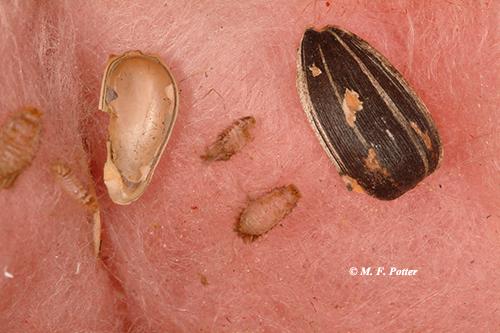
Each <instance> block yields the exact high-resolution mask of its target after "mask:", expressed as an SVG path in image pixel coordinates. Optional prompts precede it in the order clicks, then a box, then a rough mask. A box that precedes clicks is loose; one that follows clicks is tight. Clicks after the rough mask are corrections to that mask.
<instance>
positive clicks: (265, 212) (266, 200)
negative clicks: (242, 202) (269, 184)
mask: <svg viewBox="0 0 500 333" xmlns="http://www.w3.org/2000/svg"><path fill="white" fill-rule="evenodd" d="M300 197H301V195H300V192H299V190H298V188H297V187H296V186H295V185H293V184H290V185H287V186H281V187H276V188H274V189H272V190H271V191H269V192H268V193H266V194H264V195H262V196H260V197H258V198H256V199H254V200H251V201H250V202H249V203H248V205H247V206H246V208H245V209H244V210H243V212H242V213H241V215H240V218H239V221H238V223H237V225H236V231H237V232H238V233H239V234H240V236H242V237H243V238H250V239H253V238H255V237H258V236H260V235H262V234H264V233H266V232H268V231H269V230H271V229H272V228H273V227H274V226H276V225H277V224H278V223H279V222H280V221H281V220H283V219H284V218H285V216H287V215H288V214H290V212H291V211H292V210H293V209H294V208H295V207H296V206H297V202H298V201H299V199H300Z"/></svg>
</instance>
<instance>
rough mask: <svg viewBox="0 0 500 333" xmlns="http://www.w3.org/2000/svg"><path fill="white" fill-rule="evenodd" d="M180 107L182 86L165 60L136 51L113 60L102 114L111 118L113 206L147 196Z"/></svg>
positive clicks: (107, 175) (108, 173)
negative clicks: (147, 189) (165, 63)
mask: <svg viewBox="0 0 500 333" xmlns="http://www.w3.org/2000/svg"><path fill="white" fill-rule="evenodd" d="M178 107H179V91H178V88H177V84H176V82H175V79H174V77H173V75H172V74H171V72H170V70H169V69H168V68H167V66H165V65H164V63H163V62H162V61H161V59H160V58H159V57H157V56H154V55H148V54H144V53H142V52H140V51H130V52H126V53H124V54H123V55H120V56H112V57H111V58H110V59H109V61H108V65H107V66H106V70H105V72H104V77H103V80H102V88H101V97H100V102H99V109H100V110H102V111H104V112H107V113H108V114H109V115H110V120H109V127H108V142H107V144H106V146H107V152H108V153H107V160H106V163H105V166H104V183H105V184H106V187H107V189H108V194H109V196H110V198H111V200H113V202H115V203H117V204H120V205H127V204H130V203H131V202H133V201H135V200H137V199H138V198H139V197H140V196H141V195H142V194H143V193H144V191H145V190H146V188H147V186H148V184H149V183H150V181H151V178H152V177H153V173H154V170H155V168H156V166H157V164H158V162H159V160H160V158H161V155H162V154H163V151H164V149H165V147H166V145H167V142H168V139H169V137H170V135H171V132H172V129H173V126H174V123H175V119H176V117H177V112H178Z"/></svg>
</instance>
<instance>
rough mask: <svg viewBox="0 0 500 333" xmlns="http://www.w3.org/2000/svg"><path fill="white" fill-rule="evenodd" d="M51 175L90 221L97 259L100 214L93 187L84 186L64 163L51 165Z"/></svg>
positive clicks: (99, 241) (99, 242)
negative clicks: (83, 209)
mask: <svg viewBox="0 0 500 333" xmlns="http://www.w3.org/2000/svg"><path fill="white" fill-rule="evenodd" d="M52 173H53V174H54V177H55V178H56V180H57V182H58V183H59V186H60V187H61V188H62V189H63V190H64V192H66V193H67V194H68V195H69V196H70V197H71V198H73V199H74V200H75V201H76V202H78V203H79V204H80V205H81V206H82V207H83V208H85V209H86V211H87V213H88V214H89V217H90V219H91V221H92V239H93V244H94V254H95V256H96V257H97V256H98V255H99V251H100V248H101V214H100V209H99V204H98V202H97V198H96V195H95V190H94V187H93V186H92V185H89V186H86V185H85V184H84V183H83V182H82V181H81V180H80V179H79V178H78V177H77V176H76V175H75V173H74V172H73V169H72V168H71V167H70V166H69V165H68V164H66V163H64V162H61V161H57V162H54V163H52Z"/></svg>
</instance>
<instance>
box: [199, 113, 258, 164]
mask: <svg viewBox="0 0 500 333" xmlns="http://www.w3.org/2000/svg"><path fill="white" fill-rule="evenodd" d="M255 123H256V122H255V118H254V117H252V116H247V117H243V118H240V119H237V120H235V121H234V122H233V123H232V124H231V126H229V127H227V128H226V129H224V130H223V131H222V132H221V133H220V134H219V135H218V136H217V139H216V140H215V142H214V143H212V144H211V145H210V146H208V147H207V149H206V152H205V154H204V155H202V156H201V158H202V159H204V160H206V161H227V160H229V159H230V158H231V156H233V155H234V154H236V153H237V152H239V151H240V150H241V149H243V147H245V146H246V145H247V144H248V143H249V142H251V141H252V140H253V138H254V137H253V133H252V130H253V128H254V127H255Z"/></svg>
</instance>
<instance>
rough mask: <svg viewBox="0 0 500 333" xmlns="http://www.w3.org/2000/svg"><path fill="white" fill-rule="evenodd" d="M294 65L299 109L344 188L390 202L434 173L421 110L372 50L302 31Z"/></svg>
mask: <svg viewBox="0 0 500 333" xmlns="http://www.w3.org/2000/svg"><path fill="white" fill-rule="evenodd" d="M297 66H298V67H297V89H298V92H299V96H300V100H301V103H302V107H303V109H304V111H305V113H306V115H307V117H308V119H309V121H310V123H311V125H312V127H313V129H314V131H315V132H316V135H317V136H318V138H319V140H320V142H321V144H322V146H323V148H324V149H325V151H326V153H327V154H328V156H329V157H330V159H331V160H332V162H333V163H334V164H335V166H336V167H337V170H338V171H339V173H340V175H341V176H342V179H343V180H344V181H345V183H346V184H347V188H348V189H349V190H353V191H357V192H365V193H368V194H369V195H372V196H374V197H376V198H378V199H382V200H392V199H395V198H397V197H399V196H401V195H402V194H404V193H405V192H406V191H408V190H410V189H412V188H413V187H415V186H416V185H417V184H418V183H419V182H420V181H421V180H422V179H424V178H425V177H426V176H428V175H429V174H431V173H432V172H433V171H434V170H436V168H437V167H438V165H439V163H440V161H441V158H442V155H443V149H442V146H441V141H440V139H439V135H438V132H437V129H436V126H435V125H434V123H433V121H432V119H431V116H430V114H429V112H428V111H427V108H426V107H425V105H424V104H423V103H422V101H421V100H420V99H419V98H418V97H417V95H416V94H415V93H414V92H413V90H412V89H411V88H410V86H409V85H408V83H407V82H406V81H405V80H404V79H403V77H402V76H401V74H400V73H399V72H398V71H397V70H396V69H395V68H394V67H393V66H392V65H391V64H390V63H389V62H388V61H387V59H386V58H385V57H384V56H382V55H381V54H380V53H379V52H378V51H376V50H375V49H374V48H373V47H372V46H370V44H368V43H367V42H365V41H364V40H362V39H361V38H359V37H358V36H356V35H354V34H353V33H351V32H348V31H345V30H342V29H340V28H337V27H332V26H329V27H326V28H324V29H322V30H321V31H316V30H314V29H308V30H306V32H305V33H304V36H303V38H302V42H301V46H300V48H299V51H298V62H297Z"/></svg>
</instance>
